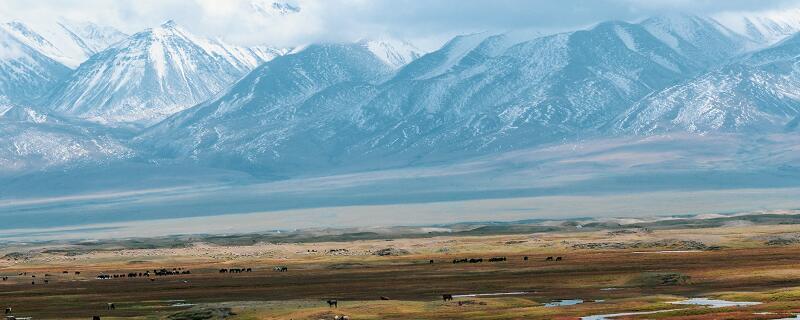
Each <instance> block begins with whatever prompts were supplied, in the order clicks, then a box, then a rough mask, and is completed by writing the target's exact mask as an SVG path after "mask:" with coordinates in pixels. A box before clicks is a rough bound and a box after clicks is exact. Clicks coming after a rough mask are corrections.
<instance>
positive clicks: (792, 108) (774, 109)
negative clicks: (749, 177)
mask: <svg viewBox="0 0 800 320" xmlns="http://www.w3.org/2000/svg"><path fill="white" fill-rule="evenodd" d="M798 70H800V34H797V35H794V36H792V37H790V38H788V39H785V40H783V41H782V42H780V43H778V44H776V45H775V46H773V47H770V48H767V49H763V50H761V51H757V52H754V53H751V54H749V55H747V56H746V57H744V58H743V59H742V60H740V61H738V62H736V63H733V64H730V65H726V66H724V67H721V68H719V69H716V70H713V71H710V72H708V73H706V74H703V75H701V76H699V77H697V78H694V79H691V80H688V81H686V82H685V83H682V84H680V85H676V86H674V87H671V88H668V89H666V90H664V91H661V92H658V93H655V94H653V95H651V96H649V97H647V98H646V99H644V100H642V101H640V102H639V103H637V104H635V105H634V106H633V107H632V108H631V109H630V110H628V111H627V112H625V113H624V114H623V115H622V116H621V118H620V120H619V122H618V123H617V124H616V129H617V130H618V131H620V132H633V133H651V132H663V131H689V132H699V133H707V132H719V131H722V132H738V133H744V132H747V133H758V132H760V133H769V132H780V131H781V130H782V129H783V128H788V127H792V121H794V119H796V118H797V116H798V115H800V94H798V92H800V71H798Z"/></svg>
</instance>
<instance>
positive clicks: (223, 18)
mask: <svg viewBox="0 0 800 320" xmlns="http://www.w3.org/2000/svg"><path fill="white" fill-rule="evenodd" d="M275 3H277V5H275ZM798 4H800V2H799V1H798V0H773V1H761V0H725V1H721V0H646V1H645V0H561V1H550V0H493V1H489V0H486V1H477V0H476V1H464V0H425V1H420V0H114V1H107V0H41V1H30V0H3V1H0V19H4V20H11V19H19V20H22V21H25V22H28V23H31V24H46V23H52V21H54V20H55V19H56V18H57V17H60V16H63V17H66V18H70V19H76V20H89V21H93V22H97V23H101V24H106V25H111V26H114V27H116V28H118V29H120V30H122V31H124V32H127V33H134V32H137V31H140V30H143V29H145V28H147V27H152V26H155V25H158V24H160V23H161V22H163V21H165V20H168V19H174V20H176V21H177V22H178V23H180V24H182V25H184V26H185V27H186V28H187V29H189V30H192V31H193V32H196V33H198V34H202V35H206V36H211V37H220V38H222V39H225V40H227V41H230V42H234V43H239V44H271V45H276V46H297V45H302V44H305V43H309V42H316V41H349V40H356V39H360V38H366V37H380V36H393V37H400V38H404V39H409V40H411V41H412V42H415V43H417V44H421V45H422V46H423V47H426V46H427V47H432V46H436V45H438V44H440V43H441V42H443V41H445V40H446V39H449V38H450V37H452V36H454V35H456V34H463V33H471V32H478V31H506V30H513V29H543V30H566V29H573V28H576V27H582V26H587V25H590V24H593V23H596V22H599V21H603V20H626V21H633V20H638V19H640V18H643V17H646V16H652V15H657V14H661V13H664V12H670V11H680V12H687V13H694V14H701V15H710V14H715V13H720V12H725V11H754V10H770V9H771V10H775V9H781V8H785V7H789V6H792V7H796V6H798ZM280 8H283V9H280ZM286 8H299V11H298V12H294V11H295V10H291V9H289V10H287V9H286Z"/></svg>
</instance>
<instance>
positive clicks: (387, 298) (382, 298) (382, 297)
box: [381, 296, 390, 300]
mask: <svg viewBox="0 0 800 320" xmlns="http://www.w3.org/2000/svg"><path fill="white" fill-rule="evenodd" d="M381 300H390V299H389V297H386V296H381Z"/></svg>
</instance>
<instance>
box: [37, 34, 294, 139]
mask: <svg viewBox="0 0 800 320" xmlns="http://www.w3.org/2000/svg"><path fill="white" fill-rule="evenodd" d="M280 53H281V51H279V50H274V51H267V50H265V49H249V48H243V47H237V46H231V45H228V44H225V43H224V42H222V41H220V40H209V39H206V38H202V37H198V36H195V35H193V34H192V33H190V32H189V31H187V30H186V29H184V28H183V27H181V26H180V25H179V24H177V23H176V22H175V21H173V20H169V21H167V22H164V23H163V24H161V25H159V26H157V27H154V28H150V29H147V30H144V31H142V32H138V33H136V34H134V35H132V36H130V37H128V38H126V39H124V40H123V41H120V42H117V43H115V44H114V45H112V46H111V47H109V48H108V49H106V50H104V51H102V52H99V53H97V54H95V55H94V56H92V58H91V59H90V60H88V61H87V62H86V63H84V64H82V65H81V66H80V67H79V68H78V69H77V70H76V71H75V72H74V73H73V74H72V76H71V78H70V79H69V81H67V83H66V84H65V85H64V86H63V87H62V88H60V89H59V91H58V92H57V94H56V98H55V99H54V101H53V104H52V107H53V108H54V109H55V110H58V111H60V112H64V113H67V114H69V115H72V116H77V117H81V118H85V119H89V120H92V121H96V122H100V123H105V124H114V125H116V124H121V123H127V124H134V125H145V126H146V125H149V124H153V123H155V122H158V121H160V120H161V119H163V118H165V117H167V116H169V115H171V114H173V113H175V112H178V111H181V110H183V109H186V108H188V107H191V106H193V105H195V104H197V103H200V102H202V101H205V100H206V99H208V98H210V97H212V96H213V95H214V94H217V93H219V92H221V91H222V90H224V89H225V88H227V87H228V86H229V85H230V84H232V83H233V82H234V81H236V80H237V79H239V78H240V77H242V76H243V75H244V74H246V73H247V72H249V71H250V70H252V69H253V68H255V67H256V66H258V65H259V64H261V63H263V62H265V61H266V60H267V59H272V58H274V57H275V56H277V55H279V54H280Z"/></svg>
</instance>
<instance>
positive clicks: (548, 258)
mask: <svg viewBox="0 0 800 320" xmlns="http://www.w3.org/2000/svg"><path fill="white" fill-rule="evenodd" d="M544 261H553V257H547V259H544Z"/></svg>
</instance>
